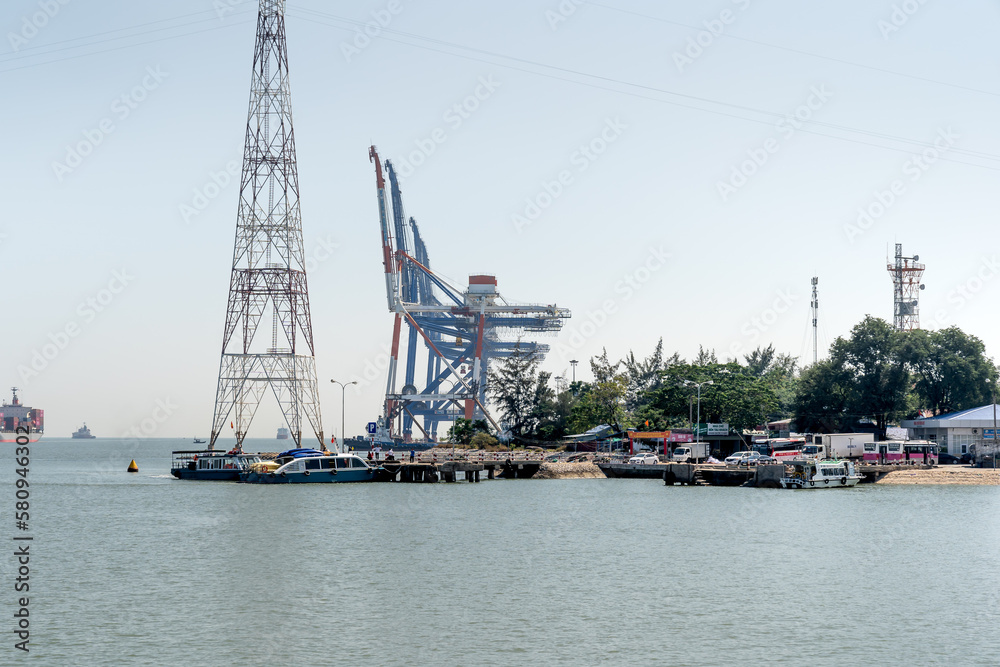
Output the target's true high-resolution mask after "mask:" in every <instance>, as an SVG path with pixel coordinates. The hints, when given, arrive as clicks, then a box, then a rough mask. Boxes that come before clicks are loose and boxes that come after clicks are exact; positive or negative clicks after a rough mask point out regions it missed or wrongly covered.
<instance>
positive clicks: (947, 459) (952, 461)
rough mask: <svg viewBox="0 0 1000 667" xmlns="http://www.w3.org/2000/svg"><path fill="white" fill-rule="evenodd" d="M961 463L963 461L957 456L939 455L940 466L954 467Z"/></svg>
mask: <svg viewBox="0 0 1000 667" xmlns="http://www.w3.org/2000/svg"><path fill="white" fill-rule="evenodd" d="M961 462H962V459H960V458H958V457H957V456H952V455H951V454H945V453H944V452H941V453H940V454H938V465H943V466H953V465H958V464H959V463H961Z"/></svg>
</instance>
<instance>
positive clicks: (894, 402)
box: [830, 315, 910, 439]
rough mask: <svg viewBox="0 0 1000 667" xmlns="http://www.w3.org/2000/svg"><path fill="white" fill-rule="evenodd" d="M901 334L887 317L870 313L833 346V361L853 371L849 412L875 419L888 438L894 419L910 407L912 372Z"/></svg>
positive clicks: (880, 431) (900, 416) (877, 425)
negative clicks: (904, 356) (902, 354)
mask: <svg viewBox="0 0 1000 667" xmlns="http://www.w3.org/2000/svg"><path fill="white" fill-rule="evenodd" d="M901 335H905V334H902V332H898V331H896V330H895V329H893V328H892V325H891V324H889V323H888V322H886V321H885V320H883V319H881V318H878V317H872V316H871V315H868V316H866V317H865V319H863V320H862V321H861V322H859V323H858V324H856V325H855V326H854V328H853V329H851V337H850V338H847V339H844V338H839V337H838V338H837V339H836V340H835V341H834V342H833V345H831V346H830V359H831V361H833V363H834V364H835V365H836V366H838V367H840V368H842V369H844V370H845V371H847V372H848V373H849V377H850V380H851V389H852V391H851V392H850V394H849V399H850V400H849V402H848V409H849V412H851V413H853V414H854V415H856V416H862V415H863V416H866V417H870V418H871V419H873V420H874V421H875V425H876V428H877V429H878V436H879V439H885V430H886V427H887V426H888V425H889V422H890V421H895V420H897V419H900V418H902V417H904V416H906V414H907V412H908V411H909V410H910V402H909V391H910V373H909V371H908V370H907V368H906V364H905V363H904V361H903V358H902V356H901V342H902V341H901Z"/></svg>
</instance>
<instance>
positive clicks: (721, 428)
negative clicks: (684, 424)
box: [694, 424, 729, 436]
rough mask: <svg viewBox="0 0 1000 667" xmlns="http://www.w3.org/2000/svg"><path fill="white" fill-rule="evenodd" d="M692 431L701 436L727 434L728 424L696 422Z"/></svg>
mask: <svg viewBox="0 0 1000 667" xmlns="http://www.w3.org/2000/svg"><path fill="white" fill-rule="evenodd" d="M694 431H695V433H697V434H698V435H702V436H705V435H707V436H712V435H729V424H698V425H697V426H696V427H695V429H694Z"/></svg>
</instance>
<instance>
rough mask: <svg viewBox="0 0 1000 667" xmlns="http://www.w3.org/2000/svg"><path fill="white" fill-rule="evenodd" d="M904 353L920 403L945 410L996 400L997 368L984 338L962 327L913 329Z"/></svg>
mask: <svg viewBox="0 0 1000 667" xmlns="http://www.w3.org/2000/svg"><path fill="white" fill-rule="evenodd" d="M901 355H902V358H903V360H904V361H905V362H906V363H907V364H908V366H909V368H910V370H911V371H912V372H913V376H914V379H915V382H914V386H913V389H914V393H915V394H916V395H917V399H918V401H919V407H921V408H925V409H928V410H930V411H931V412H932V413H934V414H942V413H947V412H958V411H960V410H967V409H969V408H974V407H978V406H980V405H984V404H986V403H990V402H992V400H993V398H992V393H991V389H992V388H993V387H994V386H995V385H996V381H997V368H996V366H995V365H994V364H993V362H992V361H991V360H990V359H988V358H987V357H986V346H985V345H983V342H982V341H981V340H980V339H979V338H976V337H975V336H972V335H969V334H967V333H965V332H963V331H962V330H961V329H959V328H958V327H948V328H947V329H942V330H940V331H924V330H920V329H918V330H916V331H910V332H908V333H906V334H905V335H904V336H903V337H902V345H901Z"/></svg>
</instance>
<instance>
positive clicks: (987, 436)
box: [983, 428, 996, 440]
mask: <svg viewBox="0 0 1000 667" xmlns="http://www.w3.org/2000/svg"><path fill="white" fill-rule="evenodd" d="M995 439H996V433H995V432H994V431H993V429H991V428H984V429H983V440H995Z"/></svg>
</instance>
